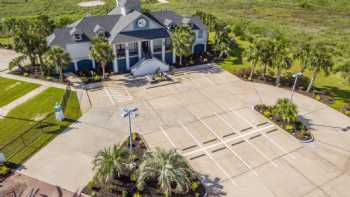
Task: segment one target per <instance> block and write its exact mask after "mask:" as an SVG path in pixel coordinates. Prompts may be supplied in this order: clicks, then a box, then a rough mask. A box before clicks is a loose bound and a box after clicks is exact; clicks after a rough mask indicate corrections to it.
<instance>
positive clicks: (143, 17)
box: [48, 0, 208, 75]
mask: <svg viewBox="0 0 350 197" xmlns="http://www.w3.org/2000/svg"><path fill="white" fill-rule="evenodd" d="M184 24H185V25H189V26H190V27H192V30H193V31H194V32H195V35H196V36H195V37H196V39H195V43H194V45H193V49H192V51H193V53H194V54H201V53H204V52H205V51H206V50H207V49H206V48H207V40H208V30H207V27H206V26H205V25H204V24H203V23H202V21H201V20H200V18H199V17H197V16H192V17H183V16H179V15H177V14H176V13H174V12H172V11H159V12H147V13H142V12H141V3H140V0H119V1H117V6H116V8H114V9H113V10H112V11H111V12H110V13H109V14H108V15H105V16H86V17H84V18H82V19H80V20H78V21H76V22H74V23H73V24H70V25H67V26H65V27H63V28H59V29H56V30H55V31H54V33H53V34H52V35H50V36H49V37H48V44H49V46H59V47H62V48H64V49H65V51H66V52H68V53H69V54H70V56H71V58H72V61H73V62H72V64H71V65H70V66H69V68H68V69H67V72H68V71H69V72H72V71H79V70H91V69H96V68H98V66H99V65H98V63H97V62H96V61H94V60H93V59H92V58H91V57H90V46H91V40H93V39H94V38H96V37H97V36H99V35H103V36H106V38H107V39H108V42H109V43H110V44H111V46H112V47H113V52H114V55H115V59H114V61H113V62H110V63H109V65H108V68H107V70H110V71H113V72H115V73H125V72H129V71H131V72H132V73H133V74H135V75H142V74H148V73H151V72H154V71H155V69H157V68H160V69H161V70H162V71H165V70H168V69H169V65H170V64H174V63H176V51H174V50H173V49H172V47H171V39H170V34H171V31H170V29H171V28H173V27H175V26H178V25H184Z"/></svg>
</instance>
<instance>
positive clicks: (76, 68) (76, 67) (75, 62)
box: [73, 61, 79, 71]
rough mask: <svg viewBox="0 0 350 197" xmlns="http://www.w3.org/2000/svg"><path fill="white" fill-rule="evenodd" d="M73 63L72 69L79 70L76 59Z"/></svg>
mask: <svg viewBox="0 0 350 197" xmlns="http://www.w3.org/2000/svg"><path fill="white" fill-rule="evenodd" d="M73 64H74V70H75V71H78V70H79V67H78V61H73Z"/></svg>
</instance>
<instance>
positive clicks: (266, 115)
mask: <svg viewBox="0 0 350 197" xmlns="http://www.w3.org/2000/svg"><path fill="white" fill-rule="evenodd" d="M263 115H264V116H265V117H266V118H271V117H272V113H271V111H269V110H266V111H264V112H263Z"/></svg>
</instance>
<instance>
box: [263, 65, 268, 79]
mask: <svg viewBox="0 0 350 197" xmlns="http://www.w3.org/2000/svg"><path fill="white" fill-rule="evenodd" d="M266 72H267V65H266V64H264V71H263V78H264V80H265V79H266Z"/></svg>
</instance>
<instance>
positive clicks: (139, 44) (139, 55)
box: [137, 41, 142, 60]
mask: <svg viewBox="0 0 350 197" xmlns="http://www.w3.org/2000/svg"><path fill="white" fill-rule="evenodd" d="M141 45H142V44H141V41H138V42H137V47H138V57H139V60H141V58H142V51H141V50H142V48H141Z"/></svg>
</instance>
